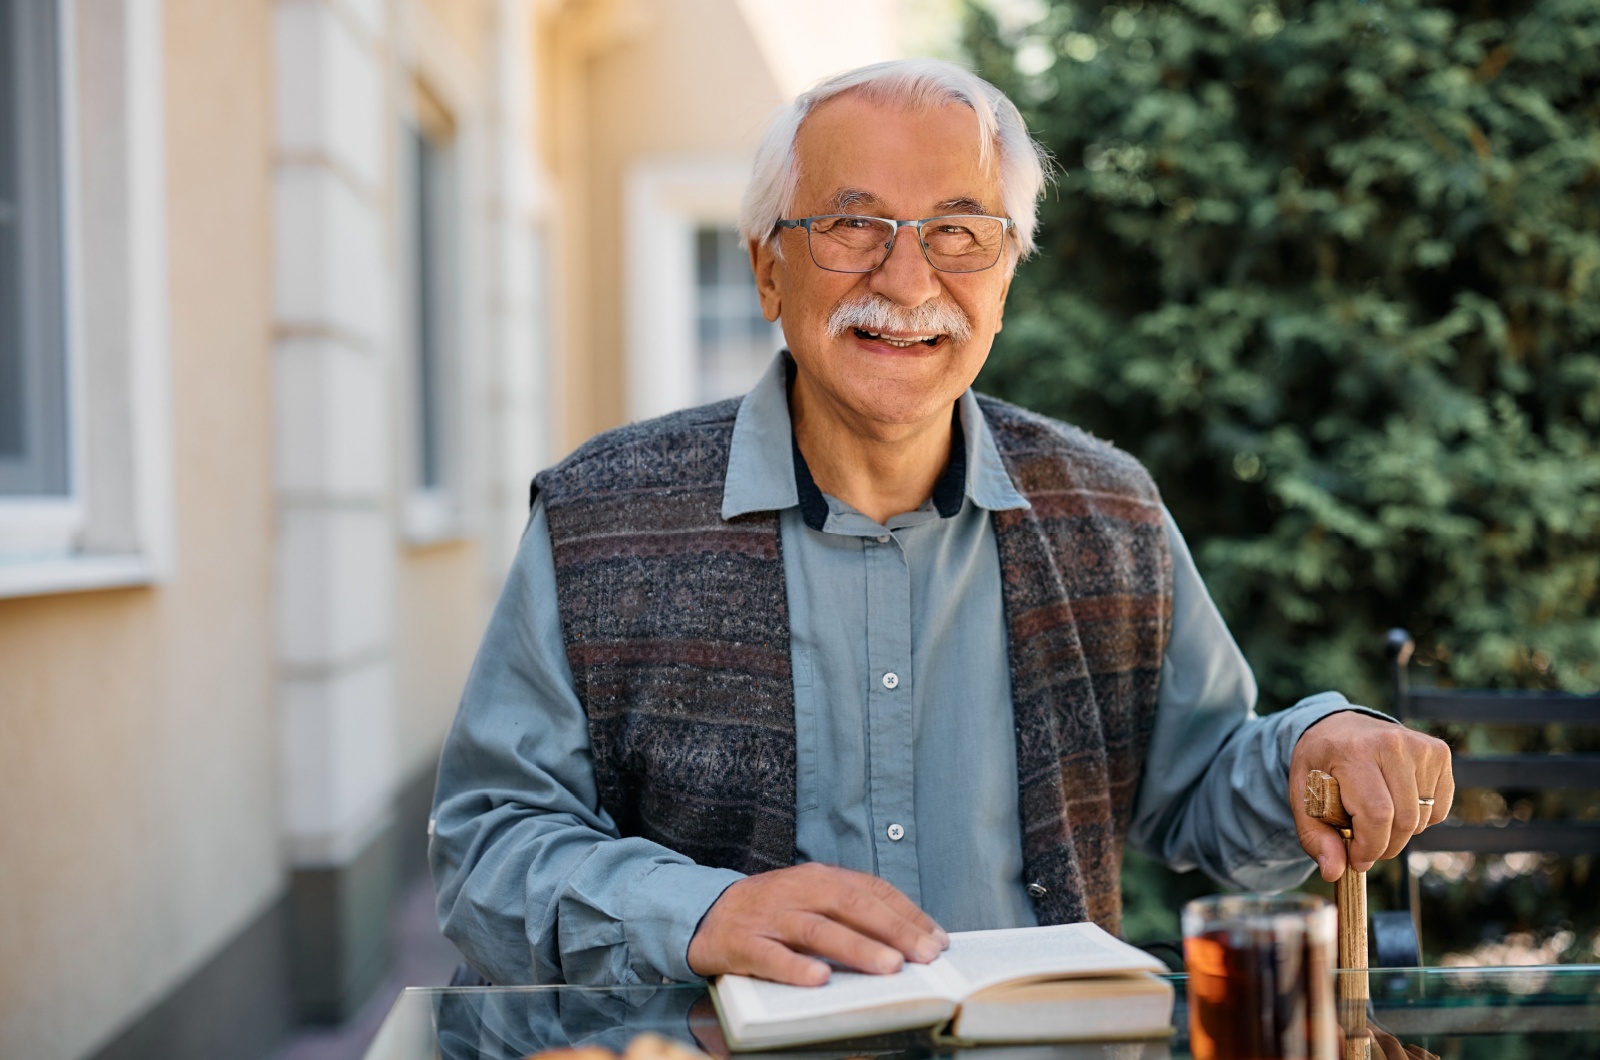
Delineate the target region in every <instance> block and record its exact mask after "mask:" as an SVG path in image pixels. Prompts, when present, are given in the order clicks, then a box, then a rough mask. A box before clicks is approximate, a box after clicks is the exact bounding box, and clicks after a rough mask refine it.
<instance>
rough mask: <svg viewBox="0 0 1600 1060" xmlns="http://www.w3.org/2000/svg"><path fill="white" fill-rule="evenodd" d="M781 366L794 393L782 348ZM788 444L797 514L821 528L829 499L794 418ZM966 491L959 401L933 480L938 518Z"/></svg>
mask: <svg viewBox="0 0 1600 1060" xmlns="http://www.w3.org/2000/svg"><path fill="white" fill-rule="evenodd" d="M783 364H784V369H785V371H786V373H787V378H788V393H789V394H791V395H792V394H793V393H794V358H793V357H790V356H789V354H788V352H787V351H785V352H784V355H783ZM789 445H790V447H791V448H793V450H794V489H795V493H796V494H797V495H798V496H799V498H800V518H801V519H803V520H804V521H805V524H806V525H807V526H809V527H810V528H811V529H813V530H818V531H820V530H821V529H822V528H823V526H824V525H825V524H826V523H827V521H828V502H827V500H826V499H825V498H824V497H823V496H822V491H821V490H820V489H818V488H817V482H816V479H814V478H812V477H811V468H810V467H808V466H807V465H806V458H805V457H804V456H803V455H801V453H800V442H799V439H797V438H796V437H795V434H794V421H793V420H792V419H791V420H790V421H789ZM966 493H967V435H966V432H965V431H964V430H963V429H962V427H961V405H960V404H959V403H957V404H955V405H952V406H951V408H950V462H949V463H948V464H946V465H945V469H944V474H942V475H940V476H939V481H938V482H935V483H934V484H933V507H934V510H935V511H937V512H938V513H939V517H940V518H941V519H949V518H950V517H951V516H953V515H955V514H956V513H957V512H959V511H961V502H962V500H963V499H964V498H965V497H966Z"/></svg>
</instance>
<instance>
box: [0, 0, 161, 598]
mask: <svg viewBox="0 0 1600 1060" xmlns="http://www.w3.org/2000/svg"><path fill="white" fill-rule="evenodd" d="M30 2H31V0H30ZM55 6H56V15H57V24H56V32H57V84H58V92H59V96H58V99H59V109H58V118H57V121H58V127H59V130H60V132H59V143H60V156H61V160H60V187H61V212H62V222H61V238H62V248H61V263H62V279H61V283H62V299H61V302H62V313H63V325H62V327H63V347H62V348H63V356H64V358H65V362H66V365H65V367H66V372H65V376H66V410H65V417H66V425H67V435H66V438H67V458H68V470H67V476H68V489H69V492H68V494H67V495H65V496H64V497H60V498H41V497H15V496H14V497H9V498H7V497H0V599H3V598H10V597H24V596H36V595H43V594H49V593H59V592H78V591H85V590H93V589H104V588H117V587H123V586H131V585H148V584H156V583H160V582H164V581H167V580H169V579H170V578H171V577H173V576H174V575H175V574H176V567H177V562H176V561H177V557H176V525H175V524H176V518H175V512H174V508H173V460H172V424H171V411H172V409H171V377H170V351H169V337H168V306H167V282H168V281H167V242H166V240H167V223H166V137H165V92H164V85H163V68H164V63H163V45H162V35H163V29H162V21H163V20H162V5H161V2H160V0H125V3H124V5H123V10H122V19H121V22H120V25H117V26H115V27H113V28H108V26H107V25H105V24H102V23H101V22H100V21H99V20H96V21H94V22H90V23H85V22H83V21H81V20H80V19H79V17H78V16H79V5H78V0H55ZM114 31H120V32H118V35H117V36H116V37H115V38H111V39H102V40H98V41H96V42H95V44H96V45H99V46H109V47H113V48H115V49H116V50H117V52H118V58H119V60H120V62H121V68H120V74H121V77H120V78H118V79H117V80H116V81H115V82H114V83H113V82H112V81H110V80H109V79H108V78H106V77H105V75H104V72H103V71H96V70H90V69H88V68H87V67H86V66H84V65H82V64H81V63H80V57H79V46H80V43H81V35H83V34H95V33H107V34H110V33H112V32H114ZM93 77H100V78H102V80H101V81H100V82H96V83H91V81H90V79H91V78H93ZM91 84H92V87H87V86H91ZM86 91H87V93H88V94H87V95H86V94H85V93H86ZM90 97H93V98H95V99H97V100H99V101H100V104H103V103H104V101H105V100H106V99H112V98H114V99H115V100H116V105H117V106H118V108H119V110H118V111H117V112H116V113H117V116H118V117H119V118H120V120H121V131H122V132H123V133H124V136H123V147H124V149H123V151H122V153H121V155H120V157H116V158H114V160H113V164H112V165H111V166H109V167H102V171H101V172H100V173H99V175H98V176H97V178H96V179H100V180H106V179H109V180H112V181H115V183H116V190H117V191H118V192H119V193H120V195H119V196H117V199H118V203H119V205H120V211H121V212H119V213H107V212H106V211H105V209H104V207H103V206H102V205H98V204H97V205H96V206H95V208H94V209H91V206H90V203H91V199H90V193H89V191H88V190H87V189H86V187H85V180H86V176H85V173H86V171H85V169H84V165H85V160H84V158H83V153H82V149H81V144H80V137H81V136H82V135H83V132H84V129H85V119H84V107H85V106H86V105H88V102H87V100H88V99H89V98H90ZM97 105H98V104H97ZM97 210H98V211H99V212H96V211H97ZM108 246H109V247H116V248H118V249H120V250H121V251H122V254H120V255H117V256H115V257H114V258H112V260H107V258H108V255H106V254H103V253H101V252H100V251H101V250H102V248H104V247H108ZM91 258H92V261H93V265H94V270H93V271H94V273H95V275H94V278H93V279H92V280H91V277H90V269H89V265H90V263H91ZM106 283H114V284H115V285H116V288H117V291H118V293H119V295H120V300H121V301H123V302H124V303H125V305H124V306H122V307H121V308H123V309H124V310H125V312H124V313H123V314H122V315H121V316H120V317H119V318H118V319H117V320H116V321H115V322H114V326H110V325H107V324H106V323H104V322H101V323H100V325H99V327H100V329H101V330H102V331H105V332H108V333H114V334H115V336H116V341H114V342H112V341H101V340H99V339H96V338H95V337H94V336H91V335H90V334H89V332H88V331H87V330H86V324H87V321H86V319H85V303H86V301H87V298H88V294H87V288H88V287H90V286H95V285H99V286H104V285H105V284H106ZM97 289H98V287H97ZM91 384H93V385H91Z"/></svg>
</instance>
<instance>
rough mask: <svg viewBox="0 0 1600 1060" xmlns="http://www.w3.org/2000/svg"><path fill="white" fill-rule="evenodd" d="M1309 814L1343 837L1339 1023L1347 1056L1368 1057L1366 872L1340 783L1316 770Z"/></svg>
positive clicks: (1353, 1059)
mask: <svg viewBox="0 0 1600 1060" xmlns="http://www.w3.org/2000/svg"><path fill="white" fill-rule="evenodd" d="M1306 816H1308V817H1314V818H1316V819H1317V820H1319V821H1322V822H1324V823H1326V824H1331V825H1333V826H1334V827H1335V828H1337V829H1338V830H1339V834H1340V835H1342V836H1344V875H1343V876H1340V877H1339V883H1338V890H1337V892H1336V895H1337V904H1338V907H1339V970H1340V971H1343V972H1348V973H1353V974H1346V975H1341V976H1339V994H1338V998H1339V1026H1341V1027H1343V1028H1344V1060H1367V1058H1368V1057H1370V1056H1371V1049H1370V1046H1371V1043H1372V1038H1371V1036H1370V1035H1368V1034H1367V1033H1366V1031H1367V998H1368V996H1369V993H1370V991H1369V988H1368V985H1367V874H1366V873H1364V872H1357V871H1356V870H1355V866H1354V865H1353V864H1352V863H1351V861H1350V827H1351V821H1350V815H1349V814H1348V813H1346V812H1345V810H1344V803H1343V802H1342V801H1341V800H1340V798H1339V781H1338V780H1336V779H1334V777H1333V776H1332V775H1331V774H1328V773H1324V772H1323V771H1322V770H1320V769H1313V770H1312V771H1311V773H1310V775H1309V776H1307V777H1306Z"/></svg>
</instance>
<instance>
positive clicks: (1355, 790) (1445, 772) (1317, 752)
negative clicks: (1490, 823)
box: [1291, 711, 1455, 879]
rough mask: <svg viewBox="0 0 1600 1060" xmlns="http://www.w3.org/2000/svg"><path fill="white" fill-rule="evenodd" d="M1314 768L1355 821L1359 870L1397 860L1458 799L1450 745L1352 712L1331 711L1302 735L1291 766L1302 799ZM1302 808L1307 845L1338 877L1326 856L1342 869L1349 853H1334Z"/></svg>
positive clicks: (1352, 856)
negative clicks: (1332, 781) (1426, 801)
mask: <svg viewBox="0 0 1600 1060" xmlns="http://www.w3.org/2000/svg"><path fill="white" fill-rule="evenodd" d="M1311 769H1321V770H1324V771H1326V772H1328V773H1331V774H1332V775H1333V776H1334V777H1335V778H1337V779H1338V781H1339V793H1340V797H1341V801H1342V802H1343V804H1344V808H1345V811H1346V812H1347V813H1348V814H1349V815H1350V817H1351V821H1352V827H1351V838H1350V847H1349V858H1348V860H1349V862H1350V864H1351V866H1352V867H1353V868H1355V869H1356V870H1357V871H1359V872H1365V871H1367V870H1368V869H1370V868H1371V867H1372V865H1373V863H1374V862H1376V861H1379V860H1382V859H1385V858H1393V857H1396V856H1398V855H1399V854H1400V852H1401V851H1402V850H1403V849H1405V845H1406V844H1407V843H1408V842H1410V841H1411V838H1412V837H1413V836H1414V835H1416V834H1417V833H1418V832H1420V831H1422V830H1423V829H1425V828H1427V827H1428V826H1429V825H1432V824H1437V823H1438V822H1440V821H1442V820H1444V819H1445V817H1446V816H1447V815H1448V814H1449V812H1450V806H1451V803H1452V802H1453V801H1454V797H1455V783H1454V780H1453V779H1452V777H1451V774H1450V749H1449V747H1448V746H1446V745H1445V744H1444V743H1443V742H1442V741H1440V740H1436V739H1434V738H1433V737H1431V736H1428V735H1425V734H1423V733H1420V732H1415V731H1413V730H1411V729H1407V728H1405V727H1404V726H1401V725H1396V724H1394V723H1393V722H1388V721H1382V720H1379V719H1377V718H1373V717H1370V716H1368V715H1364V714H1360V713H1356V712H1353V711H1346V712H1342V713H1336V714H1330V715H1328V716H1327V717H1325V718H1323V719H1321V720H1320V721H1318V722H1316V723H1315V724H1313V725H1312V726H1311V727H1310V728H1308V729H1306V731H1305V732H1304V733H1303V734H1302V735H1301V738H1300V740H1299V742H1298V743H1297V744H1296V745H1295V751H1294V757H1293V764H1292V767H1291V775H1292V776H1293V777H1295V778H1297V779H1298V781H1299V783H1298V784H1297V785H1296V786H1295V788H1294V789H1293V790H1295V791H1296V793H1297V794H1298V792H1299V791H1300V790H1301V786H1302V785H1303V783H1304V781H1303V778H1304V776H1305V775H1306V773H1307V772H1308V771H1309V770H1311ZM1423 798H1432V799H1433V800H1434V801H1433V805H1432V806H1424V805H1423V804H1422V802H1421V800H1422V799H1423ZM1297 802H1298V799H1297ZM1295 809H1296V826H1297V828H1298V829H1299V833H1300V842H1301V845H1302V846H1304V847H1305V849H1306V852H1307V853H1309V854H1310V855H1311V856H1312V857H1314V858H1316V859H1317V861H1318V864H1319V866H1321V868H1322V874H1323V878H1324V879H1334V878H1337V877H1336V875H1330V874H1329V866H1328V861H1327V859H1328V858H1329V857H1330V856H1332V860H1334V862H1335V863H1337V864H1339V865H1340V866H1341V867H1342V865H1343V862H1344V861H1345V858H1344V857H1343V856H1342V851H1341V852H1339V853H1338V854H1337V855H1335V854H1334V852H1333V851H1332V850H1331V849H1330V847H1331V841H1330V840H1328V839H1327V838H1326V835H1325V833H1324V832H1323V831H1322V830H1320V829H1318V828H1315V827H1313V823H1311V822H1309V819H1308V818H1305V817H1304V815H1303V813H1302V812H1301V808H1300V807H1299V806H1298V805H1296V807H1295ZM1323 827H1324V828H1326V827H1327V826H1325V825H1324V826H1323Z"/></svg>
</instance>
